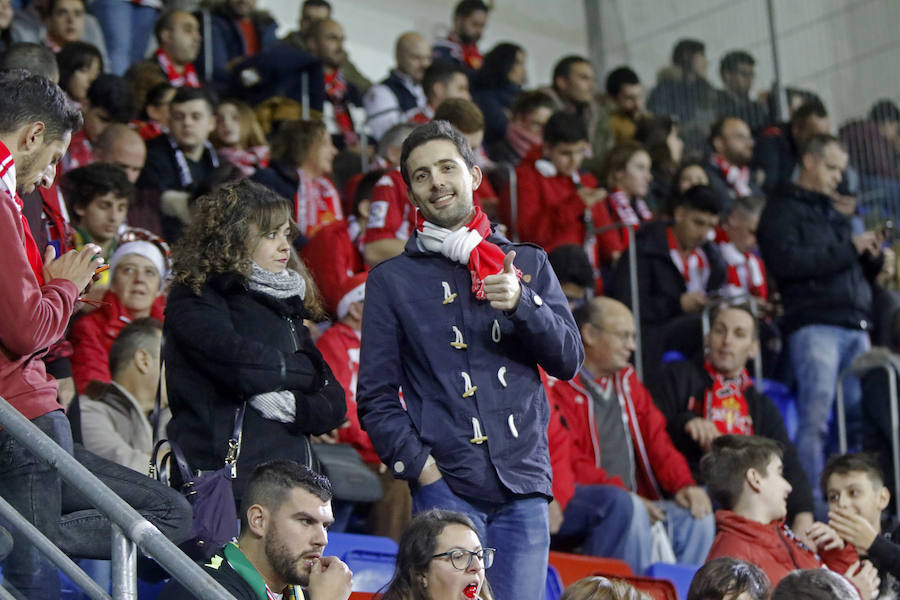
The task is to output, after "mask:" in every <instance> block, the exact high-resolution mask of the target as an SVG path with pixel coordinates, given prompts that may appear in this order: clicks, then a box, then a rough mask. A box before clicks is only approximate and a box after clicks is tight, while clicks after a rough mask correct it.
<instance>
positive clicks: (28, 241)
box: [0, 142, 44, 285]
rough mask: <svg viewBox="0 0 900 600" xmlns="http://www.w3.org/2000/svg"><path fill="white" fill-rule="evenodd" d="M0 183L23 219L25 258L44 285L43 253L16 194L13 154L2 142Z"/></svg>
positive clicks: (39, 282)
mask: <svg viewBox="0 0 900 600" xmlns="http://www.w3.org/2000/svg"><path fill="white" fill-rule="evenodd" d="M0 182H2V184H0V185H2V189H0V192H2V194H3V195H4V196H6V198H7V200H8V201H9V202H12V203H13V204H14V205H15V207H16V211H18V213H19V217H20V218H21V219H22V234H23V236H24V237H25V256H26V257H28V264H29V265H31V270H32V271H33V272H34V276H35V278H37V282H38V285H44V259H43V258H42V257H41V251H40V250H38V247H37V243H36V242H35V241H34V237H33V236H32V235H31V227H30V226H29V225H28V219H27V218H25V213H24V212H22V209H23V208H25V203H24V202H23V201H22V199H21V198H19V194H17V193H16V164H15V162H14V161H13V156H12V153H11V152H10V151H9V148H7V147H6V146H5V145H4V144H3V142H0Z"/></svg>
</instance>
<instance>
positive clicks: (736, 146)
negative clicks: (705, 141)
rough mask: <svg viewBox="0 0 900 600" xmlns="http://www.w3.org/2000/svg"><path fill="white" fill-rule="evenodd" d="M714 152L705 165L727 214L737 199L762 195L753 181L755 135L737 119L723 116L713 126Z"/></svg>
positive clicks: (711, 135)
mask: <svg viewBox="0 0 900 600" xmlns="http://www.w3.org/2000/svg"><path fill="white" fill-rule="evenodd" d="M709 145H710V146H711V147H712V152H711V153H710V155H709V160H708V161H707V164H706V165H704V168H705V169H706V174H707V175H708V176H709V184H710V185H711V186H712V187H713V189H715V190H716V192H718V194H719V196H720V197H721V198H722V199H723V200H725V201H726V202H725V206H724V207H723V208H724V209H725V212H726V213H727V212H729V209H730V208H731V205H732V204H734V201H735V199H737V198H746V197H747V196H760V195H762V190H760V189H759V186H757V185H756V184H755V183H754V182H753V181H751V180H750V162H751V161H752V160H753V136H752V135H750V128H749V127H748V126H747V124H746V123H745V122H744V121H743V119H740V118H738V117H722V118H721V119H719V120H718V121H716V122H715V123H713V124H712V128H711V129H710V134H709Z"/></svg>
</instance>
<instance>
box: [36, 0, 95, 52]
mask: <svg viewBox="0 0 900 600" xmlns="http://www.w3.org/2000/svg"><path fill="white" fill-rule="evenodd" d="M86 12H87V10H86V7H85V2H84V0H48V1H47V14H46V16H45V17H44V27H46V33H45V35H44V38H43V39H42V40H41V41H42V42H43V43H44V44H46V45H47V46H48V47H49V48H50V49H51V50H53V52H59V51H60V50H61V49H62V47H63V46H65V45H66V44H68V43H69V42H78V41H81V40H82V37H83V35H84V17H85V13H86ZM97 48H98V49H99V48H100V47H99V46H98V47H97ZM101 54H102V52H101ZM104 62H106V61H104Z"/></svg>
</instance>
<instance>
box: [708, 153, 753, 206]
mask: <svg viewBox="0 0 900 600" xmlns="http://www.w3.org/2000/svg"><path fill="white" fill-rule="evenodd" d="M709 159H710V161H712V164H713V165H715V166H716V167H717V168H718V169H719V171H721V172H722V177H724V178H725V181H726V182H728V185H729V186H730V187H731V189H733V190H734V192H735V193H736V194H737V195H738V197H739V198H746V197H747V196H750V195H751V194H752V193H753V191H752V190H751V189H750V168H749V167H739V166H737V165H733V164H731V163H730V162H728V161H727V160H725V159H724V158H723V157H722V156H721V155H719V154H713V155H712V156H710V157H709Z"/></svg>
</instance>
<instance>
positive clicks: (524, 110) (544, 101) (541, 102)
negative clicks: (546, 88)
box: [510, 90, 556, 117]
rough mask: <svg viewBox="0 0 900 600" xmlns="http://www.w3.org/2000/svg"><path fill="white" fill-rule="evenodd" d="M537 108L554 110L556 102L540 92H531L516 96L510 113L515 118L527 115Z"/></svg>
mask: <svg viewBox="0 0 900 600" xmlns="http://www.w3.org/2000/svg"><path fill="white" fill-rule="evenodd" d="M539 108H549V109H550V110H556V102H554V101H553V98H551V97H550V96H548V95H547V94H546V93H544V92H542V91H540V90H531V91H526V92H520V93H519V94H517V95H516V98H515V100H513V103H512V107H511V108H510V111H511V112H512V115H513V117H516V116H519V115H527V114H528V113H531V112H534V111H536V110H537V109H539Z"/></svg>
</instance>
